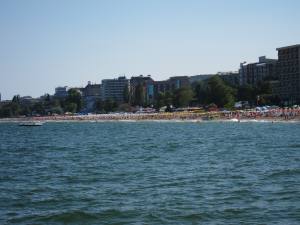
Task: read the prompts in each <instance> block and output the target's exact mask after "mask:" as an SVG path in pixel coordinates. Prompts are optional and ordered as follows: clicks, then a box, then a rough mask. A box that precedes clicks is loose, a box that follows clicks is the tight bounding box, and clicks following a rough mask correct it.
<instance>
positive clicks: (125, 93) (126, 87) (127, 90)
mask: <svg viewBox="0 0 300 225" xmlns="http://www.w3.org/2000/svg"><path fill="white" fill-rule="evenodd" d="M123 98H124V99H123V100H124V102H125V103H129V102H130V97H129V88H128V85H126V86H125V87H124V90H123Z"/></svg>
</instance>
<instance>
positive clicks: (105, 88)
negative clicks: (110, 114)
mask: <svg viewBox="0 0 300 225" xmlns="http://www.w3.org/2000/svg"><path fill="white" fill-rule="evenodd" d="M125 88H128V89H129V80H128V79H127V78H126V77H125V76H122V77H119V78H117V79H104V80H102V89H101V90H102V91H101V92H102V93H101V94H102V95H101V98H102V100H108V99H112V100H115V101H117V102H124V91H125Z"/></svg>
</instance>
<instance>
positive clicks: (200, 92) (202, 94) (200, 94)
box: [194, 81, 208, 105]
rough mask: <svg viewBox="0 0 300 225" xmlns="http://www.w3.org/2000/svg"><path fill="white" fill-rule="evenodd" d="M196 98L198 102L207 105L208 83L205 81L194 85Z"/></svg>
mask: <svg viewBox="0 0 300 225" xmlns="http://www.w3.org/2000/svg"><path fill="white" fill-rule="evenodd" d="M194 93H195V98H196V101H197V103H198V104H200V105H205V104H207V103H208V94H207V93H208V90H207V84H206V83H205V82H203V81H199V82H197V83H196V85H195V87H194Z"/></svg>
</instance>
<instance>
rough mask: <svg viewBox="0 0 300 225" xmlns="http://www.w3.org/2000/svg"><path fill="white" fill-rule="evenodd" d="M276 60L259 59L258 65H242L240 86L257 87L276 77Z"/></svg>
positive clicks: (263, 57) (262, 57)
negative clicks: (264, 80) (266, 79)
mask: <svg viewBox="0 0 300 225" xmlns="http://www.w3.org/2000/svg"><path fill="white" fill-rule="evenodd" d="M276 63H277V60H276V59H268V58H266V57H265V56H261V57H259V60H258V62H256V63H249V64H246V63H241V64H240V70H239V84H240V85H251V86H256V85H257V84H258V83H259V82H261V81H263V79H264V78H266V77H272V78H274V77H276V76H277V73H276Z"/></svg>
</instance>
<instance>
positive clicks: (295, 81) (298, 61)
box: [276, 44, 300, 105]
mask: <svg viewBox="0 0 300 225" xmlns="http://www.w3.org/2000/svg"><path fill="white" fill-rule="evenodd" d="M276 50H277V51H278V75H279V88H278V89H279V90H278V91H279V96H280V98H281V100H282V101H283V102H284V103H285V104H287V105H291V104H296V103H300V44H298V45H292V46H287V47H281V48H277V49H276Z"/></svg>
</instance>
